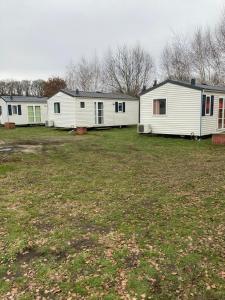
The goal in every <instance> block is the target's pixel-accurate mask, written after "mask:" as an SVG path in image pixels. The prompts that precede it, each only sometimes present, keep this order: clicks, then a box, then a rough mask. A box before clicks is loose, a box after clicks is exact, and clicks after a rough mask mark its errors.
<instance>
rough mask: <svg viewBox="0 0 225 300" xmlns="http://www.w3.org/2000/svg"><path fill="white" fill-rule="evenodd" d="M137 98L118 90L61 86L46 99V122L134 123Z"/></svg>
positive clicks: (74, 124)
mask: <svg viewBox="0 0 225 300" xmlns="http://www.w3.org/2000/svg"><path fill="white" fill-rule="evenodd" d="M138 116H139V100H138V99H137V98H134V97H131V96H128V95H124V94H117V93H102V92H82V91H79V90H76V91H71V90H68V89H65V90H61V91H60V92H59V93H57V94H56V95H55V96H53V97H51V98H49V99H48V123H49V126H54V127H61V128H76V127H87V128H90V127H108V126H125V125H137V124H138Z"/></svg>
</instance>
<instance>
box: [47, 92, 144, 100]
mask: <svg viewBox="0 0 225 300" xmlns="http://www.w3.org/2000/svg"><path fill="white" fill-rule="evenodd" d="M59 92H62V93H64V94H66V95H68V96H71V97H73V98H86V99H102V100H104V99H110V100H116V99H117V97H116V94H114V95H115V98H113V97H110V96H108V97H107V94H113V93H104V92H103V93H101V92H100V93H99V94H100V95H101V94H104V97H98V93H97V92H93V94H96V95H95V96H93V94H92V96H90V97H88V95H87V96H83V95H79V94H78V95H74V94H72V93H71V92H70V91H69V90H66V89H61V90H60V91H59ZM90 93H91V92H90ZM57 94H58V93H57ZM120 95H123V96H124V97H123V98H119V96H120ZM53 97H54V96H53ZM118 100H121V101H122V100H126V101H139V98H138V97H133V96H129V95H126V94H118Z"/></svg>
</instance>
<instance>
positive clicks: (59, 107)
mask: <svg viewBox="0 0 225 300" xmlns="http://www.w3.org/2000/svg"><path fill="white" fill-rule="evenodd" d="M56 104H57V106H56ZM60 104H61V103H60V102H54V114H60V113H61V105H60ZM56 107H58V109H57V110H58V111H56V109H55V108H56Z"/></svg>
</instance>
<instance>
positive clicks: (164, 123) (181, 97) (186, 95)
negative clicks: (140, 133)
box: [140, 83, 201, 135]
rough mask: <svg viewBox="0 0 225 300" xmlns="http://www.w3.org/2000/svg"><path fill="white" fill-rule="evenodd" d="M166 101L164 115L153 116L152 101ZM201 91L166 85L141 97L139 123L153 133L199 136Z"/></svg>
mask: <svg viewBox="0 0 225 300" xmlns="http://www.w3.org/2000/svg"><path fill="white" fill-rule="evenodd" d="M154 99H166V115H154V114H153V100H154ZM200 114H201V91H200V90H195V89H191V88H186V87H183V86H179V85H175V84H171V83H166V84H164V85H162V86H160V87H158V88H156V89H154V90H153V91H150V92H148V93H146V94H144V95H142V96H141V99H140V123H141V124H146V125H148V124H149V125H151V127H152V131H153V133H158V134H175V135H190V134H194V135H200Z"/></svg>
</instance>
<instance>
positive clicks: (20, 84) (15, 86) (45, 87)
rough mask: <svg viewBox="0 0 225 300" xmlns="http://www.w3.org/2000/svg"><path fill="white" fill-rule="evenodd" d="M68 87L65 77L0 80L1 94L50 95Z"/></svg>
mask: <svg viewBox="0 0 225 300" xmlns="http://www.w3.org/2000/svg"><path fill="white" fill-rule="evenodd" d="M65 87H66V82H65V80H64V79H62V78H59V77H52V78H49V79H48V80H43V79H38V80H33V81H32V80H21V81H19V80H13V79H8V80H0V95H11V96H36V97H50V96H52V95H54V94H55V93H56V92H57V91H58V90H60V89H63V88H65Z"/></svg>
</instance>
